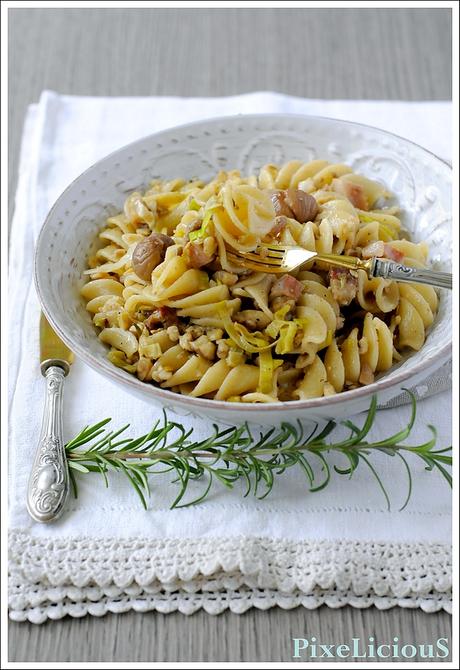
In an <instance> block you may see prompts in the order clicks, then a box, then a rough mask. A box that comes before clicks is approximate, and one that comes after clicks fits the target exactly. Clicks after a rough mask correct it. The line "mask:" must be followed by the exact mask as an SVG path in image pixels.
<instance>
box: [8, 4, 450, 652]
mask: <svg viewBox="0 0 460 670" xmlns="http://www.w3.org/2000/svg"><path fill="white" fill-rule="evenodd" d="M45 88H47V89H53V90H56V91H58V92H59V93H68V94H76V95H127V96H129V95H184V96H207V95H210V96H211V95H212V96H218V95H235V94H238V93H244V92H247V91H254V90H274V91H279V92H282V93H288V94H290V95H298V96H302V97H310V98H350V99H354V98H368V99H395V100H448V99H450V98H451V12H450V10H448V9H262V8H261V9H238V10H237V9H228V10H227V9H211V8H209V9H145V10H144V9H130V10H127V9H97V10H93V9H10V11H9V130H10V140H9V159H10V170H9V183H8V185H9V195H10V198H9V212H10V221H11V214H12V211H13V208H14V191H15V188H16V181H17V166H18V157H19V156H18V155H19V146H20V138H21V132H22V126H23V121H24V115H25V111H26V108H27V105H28V104H30V103H32V102H36V101H37V100H38V98H39V95H40V93H41V91H42V90H43V89H45ZM9 629H10V635H9V660H10V661H31V662H38V661H61V662H65V661H124V662H127V661H138V662H139V661H214V662H217V661H286V662H289V661H291V660H292V659H291V655H292V643H291V639H292V637H312V636H316V638H317V639H318V641H321V642H323V643H329V644H331V643H340V642H344V643H346V642H348V641H349V640H351V638H352V637H361V639H362V640H363V641H364V642H366V641H367V638H368V637H369V636H374V638H375V640H376V642H378V643H385V642H391V641H392V639H393V637H394V636H395V635H397V636H398V637H399V638H400V640H402V641H404V643H408V644H409V643H410V644H423V643H425V644H426V643H430V642H435V641H436V639H437V638H438V637H448V638H449V639H450V638H451V620H450V617H449V616H448V615H447V614H445V613H438V614H431V615H429V614H424V613H423V612H421V611H418V610H402V609H398V608H396V609H392V610H388V611H386V612H380V611H378V610H376V609H375V608H371V609H369V610H357V609H353V608H351V607H346V608H343V609H340V610H331V609H328V608H326V607H322V608H321V609H319V610H314V611H308V610H305V609H302V608H298V609H296V610H291V611H283V610H282V609H279V608H274V609H271V610H269V611H266V612H262V611H258V610H250V611H249V612H247V613H246V614H244V615H234V614H230V613H225V614H222V615H219V616H217V617H212V616H210V615H207V614H205V613H203V612H199V613H197V614H194V615H192V616H190V617H186V616H184V615H181V614H168V615H162V614H158V613H149V614H136V613H128V614H124V615H120V616H115V615H108V616H106V617H104V618H102V619H96V618H93V617H85V618H84V619H81V620H77V619H71V618H67V619H64V620H61V621H56V622H48V623H46V624H43V625H41V626H35V625H32V624H28V623H10V626H9ZM319 660H321V659H319ZM376 660H377V659H376ZM447 660H448V659H447Z"/></svg>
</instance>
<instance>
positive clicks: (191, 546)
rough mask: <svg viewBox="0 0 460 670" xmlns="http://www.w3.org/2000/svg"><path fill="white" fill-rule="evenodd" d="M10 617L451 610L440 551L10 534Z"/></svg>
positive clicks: (444, 553) (446, 553)
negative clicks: (325, 609)
mask: <svg viewBox="0 0 460 670" xmlns="http://www.w3.org/2000/svg"><path fill="white" fill-rule="evenodd" d="M9 550H10V582H9V605H10V616H11V618H13V619H15V620H17V621H24V620H29V621H32V622H34V623H41V622H42V621H45V620H46V619H47V618H50V619H55V618H60V617H62V616H65V615H66V614H68V615H70V616H78V617H79V616H83V615H85V614H93V615H96V616H100V615H102V614H105V613H107V612H125V611H128V610H130V609H133V610H136V611H148V610H158V611H161V612H172V611H180V612H182V613H184V614H190V613H192V612H195V611H196V610H197V609H200V608H203V609H204V610H205V611H207V612H209V613H212V614H218V613H220V612H222V611H224V610H225V609H230V610H231V611H232V612H236V613H238V612H244V611H246V610H247V609H249V608H250V607H257V608H260V609H266V608H268V607H273V606H275V605H280V606H281V607H285V608H292V607H298V606H299V605H302V606H304V607H307V608H309V609H312V608H315V607H319V606H320V605H323V604H326V605H328V606H329V607H341V606H343V605H352V606H354V607H369V606H370V605H375V606H377V607H379V608H382V609H385V608H389V607H394V606H396V605H398V606H400V607H419V608H421V609H423V610H424V611H427V612H432V611H438V610H440V609H444V610H446V611H450V601H451V586H452V579H451V574H452V571H451V549H450V546H448V545H444V544H422V543H416V544H414V543H412V544H407V543H394V542H391V543H387V542H359V541H353V542H352V541H345V540H344V541H328V540H317V541H302V542H295V541H290V540H282V539H269V538H253V537H251V538H244V537H238V538H202V539H190V540H189V539H186V540H184V539H180V540H174V539H167V540H151V539H145V538H131V539H120V538H69V539H58V540H56V539H51V538H33V537H30V535H28V534H27V533H26V532H21V531H11V532H10V542H9Z"/></svg>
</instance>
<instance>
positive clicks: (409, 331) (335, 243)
mask: <svg viewBox="0 0 460 670" xmlns="http://www.w3.org/2000/svg"><path fill="white" fill-rule="evenodd" d="M390 197H391V194H390V193H388V192H387V190H386V189H385V187H384V186H382V185H381V184H379V183H378V182H375V181H371V180H369V179H367V178H365V177H363V176H361V175H357V174H354V173H353V171H352V169H351V168H350V167H348V166H346V165H342V164H330V163H328V162H327V161H325V160H314V161H311V162H310V163H303V162H302V161H298V160H295V161H294V160H293V161H289V162H288V163H285V164H284V165H282V166H281V167H278V166H276V165H271V164H270V165H265V166H264V167H262V168H261V170H260V171H259V173H258V174H257V175H253V176H250V177H247V178H244V177H242V176H241V175H240V174H239V172H238V171H230V172H220V173H219V174H218V175H217V176H216V177H215V178H214V179H213V180H211V181H210V182H208V183H204V182H202V181H199V180H197V179H194V180H190V181H185V180H183V179H173V180H170V181H162V180H158V179H157V180H155V181H153V182H152V183H151V185H150V188H149V189H148V190H147V191H146V192H145V193H143V194H142V193H140V192H137V191H136V192H134V193H132V194H131V195H130V196H129V197H128V198H127V199H126V202H125V205H124V208H123V212H121V213H120V214H118V215H116V216H111V217H110V218H108V219H107V222H106V226H105V227H104V229H103V230H102V231H101V233H100V234H99V245H98V246H99V248H98V250H97V251H96V252H95V254H94V255H93V256H92V257H90V258H89V259H88V270H86V271H85V275H87V276H89V281H88V282H87V283H86V284H84V286H83V288H82V289H81V294H82V296H83V298H84V299H85V301H86V308H87V310H88V311H89V312H90V314H91V316H92V319H93V322H94V325H95V326H96V328H97V329H98V330H99V339H100V340H101V341H102V342H103V343H104V344H106V345H107V346H108V347H109V351H108V358H109V360H110V361H111V362H112V363H113V364H114V365H116V366H118V367H120V368H122V369H124V370H126V371H127V372H129V373H132V374H135V375H137V377H138V378H139V379H141V380H142V381H144V382H146V383H152V384H156V385H159V386H161V387H162V388H165V389H169V390H171V391H174V392H177V393H182V394H187V395H191V396H193V397H196V398H213V399H216V400H225V401H232V402H275V401H287V400H298V399H308V398H315V397H321V396H325V395H331V394H334V393H340V392H342V391H346V390H348V389H352V388H355V387H357V386H360V385H364V384H369V383H372V382H373V381H374V379H375V375H377V374H379V373H384V372H385V371H387V370H389V369H390V368H391V367H392V365H393V364H394V363H395V362H396V361H398V360H400V359H401V352H402V351H404V350H405V349H412V350H418V349H420V347H421V346H422V345H423V343H424V341H425V338H426V331H427V329H428V328H429V327H430V325H431V324H432V322H433V320H434V318H435V315H436V311H437V306H438V298H437V294H436V292H435V291H434V289H432V288H431V287H427V286H420V285H416V284H398V283H396V282H393V281H389V280H385V279H377V278H375V279H369V278H368V277H367V275H366V273H365V272H364V271H363V270H359V271H356V272H354V271H351V270H341V269H337V268H329V267H327V266H326V265H325V264H324V263H320V262H316V263H314V264H312V266H311V267H309V268H308V269H301V270H300V271H299V270H298V271H296V272H293V273H291V274H286V275H282V276H279V275H277V276H274V275H270V274H264V273H260V272H251V271H248V270H245V269H244V268H242V267H241V266H239V265H235V264H234V261H232V260H231V257H229V256H228V254H227V251H229V250H230V251H232V250H233V251H234V250H237V251H238V250H239V251H244V250H246V251H248V250H254V249H256V248H257V246H258V245H259V244H260V242H270V243H271V244H283V245H286V244H287V245H298V246H301V247H303V248H305V249H308V250H311V251H318V252H319V253H334V254H345V255H353V256H358V257H362V258H369V257H371V256H378V257H386V258H391V259H394V260H398V261H403V262H405V263H406V264H408V265H414V266H423V265H425V264H426V262H427V255H428V249H427V246H426V245H425V244H423V243H421V244H415V243H412V242H410V241H408V240H407V239H404V238H403V237H402V234H401V230H402V229H401V221H400V219H399V210H398V208H397V207H396V206H393V205H392V206H388V205H387V204H386V201H387V200H388V199H389V198H390Z"/></svg>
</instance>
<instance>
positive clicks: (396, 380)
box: [34, 114, 452, 414]
mask: <svg viewBox="0 0 460 670" xmlns="http://www.w3.org/2000/svg"><path fill="white" fill-rule="evenodd" d="M269 118H270V119H272V120H276V119H279V120H281V119H283V120H287V119H293V120H295V119H298V120H300V119H302V120H308V119H312V120H320V121H326V122H335V123H340V124H346V125H347V126H352V127H358V128H359V127H361V128H366V129H368V130H371V131H374V132H377V133H379V134H381V135H384V136H389V137H393V138H396V139H398V140H402V141H403V142H404V143H407V144H409V145H412V146H414V147H417V149H419V150H421V151H423V152H424V153H426V154H429V155H430V156H431V157H432V158H434V159H435V160H436V161H439V162H440V163H441V164H442V165H443V167H447V168H448V169H451V166H450V165H449V163H447V161H445V160H443V159H442V158H440V157H439V156H437V155H436V154H435V153H433V152H432V151H430V150H429V149H425V148H424V147H422V146H420V145H419V144H417V143H416V142H412V141H411V140H408V139H406V138H405V137H402V136H401V135H397V134H396V133H392V132H390V131H386V130H383V129H381V128H377V127H375V126H371V125H368V124H364V123H357V122H354V121H347V120H343V119H335V118H332V117H326V116H317V115H308V114H241V115H232V116H222V117H213V118H210V119H203V120H201V121H194V122H193V123H187V124H182V125H180V126H174V127H172V128H165V129H163V130H161V131H158V132H156V133H152V134H151V135H147V136H144V137H143V138H140V139H138V140H135V141H134V142H130V143H129V144H127V145H124V146H122V147H119V148H118V149H116V150H115V151H112V152H111V153H109V154H107V155H106V156H104V157H103V158H101V159H100V160H99V161H97V162H96V163H93V164H92V165H90V166H89V167H88V168H87V169H86V170H84V171H83V172H82V173H81V174H80V175H79V176H78V177H76V178H75V179H74V180H73V181H72V182H71V183H70V184H69V185H68V186H67V188H66V189H65V190H64V191H63V192H62V193H61V195H60V196H59V198H58V199H57V200H56V202H55V203H54V205H53V206H52V207H51V209H50V211H49V212H48V215H47V217H46V219H45V221H44V223H43V226H42V228H41V230H40V233H39V235H38V239H37V244H36V247H35V257H34V282H35V288H36V291H37V295H38V298H39V301H40V304H41V307H42V310H43V312H44V314H45V316H46V318H47V319H48V321H49V322H50V324H51V325H52V327H53V328H54V330H55V331H56V333H57V334H58V335H59V337H61V339H62V340H63V342H65V344H67V346H68V347H69V348H70V349H71V350H72V351H73V352H74V354H76V355H77V356H79V357H80V358H81V359H82V360H83V361H84V362H85V363H87V364H88V365H89V366H90V367H91V368H93V369H94V370H95V371H96V372H98V373H99V374H102V375H104V376H105V377H108V378H109V379H111V380H112V381H114V382H117V383H121V384H127V385H128V386H131V387H132V388H133V390H135V391H136V392H140V393H142V394H143V395H145V396H146V398H147V397H150V398H153V399H158V400H162V401H169V402H171V403H173V404H174V402H176V403H177V402H181V401H182V402H184V401H185V400H186V401H187V403H190V409H192V407H194V408H195V409H196V411H197V412H199V411H200V409H203V410H204V409H207V408H209V409H214V410H217V409H219V410H223V411H224V412H231V413H233V412H239V413H241V411H242V406H241V404H240V403H232V402H228V401H225V400H211V399H208V398H194V397H192V396H182V395H181V394H178V393H174V392H173V391H169V390H167V389H162V388H160V387H159V386H154V385H153V384H145V383H144V382H142V381H140V380H139V379H137V378H136V377H134V375H129V373H127V375H126V376H125V375H124V374H122V372H123V371H122V370H119V369H118V368H117V367H116V366H115V365H112V364H110V363H109V362H108V361H99V360H98V358H97V357H96V356H93V355H92V354H91V353H90V352H89V351H87V350H86V349H85V347H82V346H80V345H79V344H78V343H77V342H75V341H74V339H73V338H72V335H71V334H69V333H68V332H67V331H66V330H65V329H64V328H62V327H61V326H60V324H59V319H56V318H55V317H54V316H53V313H52V312H51V311H50V310H49V309H48V307H47V303H46V298H45V297H44V291H43V290H42V288H41V286H40V279H39V271H38V264H39V257H40V249H41V243H42V238H43V234H44V232H45V228H46V227H47V226H48V225H50V221H51V220H52V217H53V214H54V210H55V209H56V207H57V205H58V203H59V202H61V200H62V199H63V198H65V196H66V194H67V192H68V191H70V190H71V188H72V187H73V185H74V184H75V183H76V182H78V181H79V180H80V179H81V177H83V176H84V175H86V174H87V173H88V172H90V171H91V170H92V169H93V168H94V167H95V166H96V165H98V164H99V163H100V162H102V161H105V160H107V159H110V158H112V157H113V156H115V155H117V154H118V153H119V152H120V151H123V150H125V149H127V148H128V147H131V146H135V145H137V144H138V143H141V142H145V141H146V140H147V139H149V140H150V139H151V138H154V137H157V136H160V135H162V134H164V133H168V132H172V131H173V130H186V129H189V128H193V127H197V126H202V125H203V123H207V124H211V123H222V122H225V121H232V122H233V121H235V120H236V119H237V120H238V121H239V122H244V121H245V120H252V121H255V120H258V119H259V120H262V119H264V120H267V119H269ZM451 352H452V343H451V341H450V340H449V341H447V342H446V343H445V344H444V345H443V346H442V347H439V348H438V349H437V350H436V352H435V353H434V354H433V355H431V356H429V357H428V358H425V359H424V360H423V361H419V362H417V363H415V364H414V366H413V367H412V368H411V369H409V370H403V371H402V372H396V373H395V374H394V376H392V377H391V378H388V376H383V377H382V378H380V379H379V380H377V381H375V382H373V383H372V384H368V385H367V386H361V387H358V388H356V389H352V390H350V391H342V392H341V393H337V394H336V395H332V396H323V397H321V398H311V399H309V400H290V401H278V402H273V403H244V404H243V406H244V411H245V412H249V413H250V414H251V413H258V412H261V411H262V412H273V411H275V410H280V409H282V408H286V407H289V408H290V409H296V410H308V409H314V408H320V407H329V406H334V405H339V404H342V403H344V402H352V401H354V400H359V399H361V398H366V397H368V396H369V397H370V396H372V395H374V394H378V393H379V392H380V391H384V390H386V389H389V388H391V387H393V386H397V387H399V388H400V389H402V388H403V386H401V385H402V384H403V383H404V382H406V381H407V380H410V378H411V377H415V376H417V375H418V374H420V373H421V372H422V370H423V369H425V368H431V367H432V366H433V364H434V363H436V362H439V363H440V364H441V363H443V362H445V361H446V360H448V358H449V357H450V356H451ZM418 353H419V352H414V354H413V356H414V357H416V356H417V354H418Z"/></svg>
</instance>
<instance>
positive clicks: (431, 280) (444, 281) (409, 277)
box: [372, 258, 452, 289]
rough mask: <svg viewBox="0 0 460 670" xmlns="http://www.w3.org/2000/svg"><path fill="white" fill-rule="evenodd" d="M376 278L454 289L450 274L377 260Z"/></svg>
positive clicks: (375, 266) (373, 272) (374, 274)
mask: <svg viewBox="0 0 460 670" xmlns="http://www.w3.org/2000/svg"><path fill="white" fill-rule="evenodd" d="M372 275H373V276H374V277H383V278H384V279H394V280H395V281H409V282H417V283H418V284H429V285H430V286H437V287H438V288H448V289H451V288H452V275H451V274H450V273H449V272H434V270H428V269H427V268H411V267H407V266H406V265H401V263H395V262H394V261H385V260H381V259H380V258H376V259H375V263H374V267H373V269H372Z"/></svg>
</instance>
